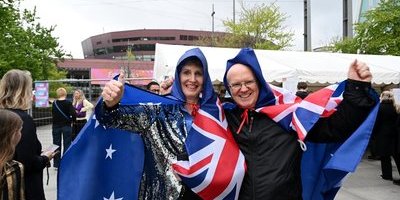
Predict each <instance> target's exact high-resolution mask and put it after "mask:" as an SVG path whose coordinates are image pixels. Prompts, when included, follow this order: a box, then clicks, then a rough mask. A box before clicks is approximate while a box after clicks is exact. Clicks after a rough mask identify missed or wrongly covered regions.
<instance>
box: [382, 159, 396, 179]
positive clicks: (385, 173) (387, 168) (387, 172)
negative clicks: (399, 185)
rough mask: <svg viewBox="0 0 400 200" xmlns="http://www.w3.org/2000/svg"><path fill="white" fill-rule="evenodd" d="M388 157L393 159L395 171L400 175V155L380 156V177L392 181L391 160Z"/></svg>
mask: <svg viewBox="0 0 400 200" xmlns="http://www.w3.org/2000/svg"><path fill="white" fill-rule="evenodd" d="M390 157H393V159H394V162H395V163H396V167H397V171H398V172H399V174H400V154H396V155H393V156H381V169H382V177H383V178H387V179H392V178H393V176H392V160H391V159H390Z"/></svg>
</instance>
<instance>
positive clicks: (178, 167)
mask: <svg viewBox="0 0 400 200" xmlns="http://www.w3.org/2000/svg"><path fill="white" fill-rule="evenodd" d="M192 58H196V59H198V60H199V61H200V62H201V65H202V70H203V78H204V79H203V81H204V83H203V92H202V97H201V99H200V102H199V106H198V107H195V108H194V111H195V112H194V113H192V116H193V124H192V126H191V128H190V131H189V133H188V136H187V138H186V141H185V147H186V151H187V153H188V155H189V159H188V160H187V161H176V162H175V163H174V164H173V168H174V170H175V172H176V173H177V174H178V175H179V176H180V178H181V179H182V182H183V183H185V185H187V186H188V187H190V188H191V189H192V191H194V192H195V193H197V194H198V195H199V196H200V197H201V198H203V199H237V198H238V196H239V195H238V194H239V191H240V186H241V183H242V180H243V177H244V173H245V170H246V165H245V159H244V156H243V154H242V153H241V152H240V150H239V147H238V145H237V144H236V142H235V140H234V139H233V136H232V134H231V132H230V131H229V128H228V123H227V120H226V118H225V116H224V112H223V108H222V106H221V102H220V101H219V100H218V98H217V96H216V94H215V93H214V90H213V88H212V82H211V79H210V76H209V74H208V69H207V67H208V66H207V61H206V59H205V57H204V55H203V53H202V52H201V51H200V49H192V50H189V51H187V52H186V53H185V54H184V55H183V56H182V57H181V59H180V60H179V61H178V66H177V70H176V73H175V81H174V84H173V87H172V95H173V96H174V97H175V98H177V99H179V100H182V101H186V99H185V95H183V91H182V88H181V83H180V80H179V78H178V77H179V74H180V71H181V70H182V67H183V66H184V63H186V62H187V61H188V60H191V59H192Z"/></svg>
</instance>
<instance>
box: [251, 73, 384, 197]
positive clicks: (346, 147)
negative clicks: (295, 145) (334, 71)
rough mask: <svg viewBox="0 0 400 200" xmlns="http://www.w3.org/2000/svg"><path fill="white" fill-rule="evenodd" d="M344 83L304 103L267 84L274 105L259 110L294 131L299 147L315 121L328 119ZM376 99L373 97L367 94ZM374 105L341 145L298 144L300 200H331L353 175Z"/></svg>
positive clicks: (369, 129) (366, 139) (373, 116)
mask: <svg viewBox="0 0 400 200" xmlns="http://www.w3.org/2000/svg"><path fill="white" fill-rule="evenodd" d="M345 84H346V81H343V82H341V83H340V84H335V85H330V86H328V87H325V88H323V89H320V90H318V91H316V92H313V93H311V94H310V95H308V96H307V97H306V98H305V99H304V100H301V99H300V98H299V97H296V96H295V95H293V94H291V93H290V92H289V91H286V90H284V89H282V88H278V87H275V86H273V85H270V87H271V89H272V91H273V93H274V96H275V99H276V101H275V102H276V105H273V106H268V107H263V108H259V109H258V111H259V112H263V113H265V114H267V115H268V116H269V117H270V118H271V119H273V120H274V121H276V122H277V123H279V124H281V126H282V127H285V128H286V129H287V130H289V129H294V130H296V132H297V134H298V138H299V141H300V143H301V144H304V143H302V141H303V140H304V138H305V137H306V136H307V133H308V131H309V130H310V129H311V128H312V126H313V125H314V124H315V123H316V122H317V121H318V119H319V118H321V117H322V118H323V117H329V116H330V115H331V114H333V113H334V112H335V109H336V107H337V106H338V105H339V104H340V102H341V101H342V99H343V92H344V88H345ZM371 96H374V97H375V98H376V102H378V99H377V96H376V95H375V93H374V94H371ZM378 108H379V104H377V105H375V107H374V108H373V109H372V111H371V112H370V114H369V115H368V117H367V118H366V119H365V121H364V122H363V123H362V124H361V125H360V126H359V127H358V129H357V130H356V131H355V132H354V133H353V134H352V135H351V136H350V137H349V138H348V139H347V140H346V141H344V142H343V143H329V144H327V143H312V142H306V145H302V148H304V150H305V152H304V154H303V158H302V169H301V177H302V185H303V199H304V200H333V199H334V197H335V195H336V193H337V192H338V190H339V189H340V187H341V183H342V180H343V179H344V178H345V176H346V175H347V174H348V173H350V172H354V171H355V169H356V167H357V165H358V164H359V162H360V161H361V158H362V156H363V154H364V151H365V149H366V147H367V145H368V142H369V138H370V136H371V133H372V129H373V126H374V123H375V119H376V116H377V112H378Z"/></svg>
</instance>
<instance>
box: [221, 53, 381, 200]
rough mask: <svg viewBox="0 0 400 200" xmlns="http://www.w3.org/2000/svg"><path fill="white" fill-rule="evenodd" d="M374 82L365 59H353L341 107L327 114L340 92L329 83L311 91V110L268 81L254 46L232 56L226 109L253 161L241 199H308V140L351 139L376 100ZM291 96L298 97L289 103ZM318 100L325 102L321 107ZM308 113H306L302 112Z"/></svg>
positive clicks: (235, 133) (242, 147)
mask: <svg viewBox="0 0 400 200" xmlns="http://www.w3.org/2000/svg"><path fill="white" fill-rule="evenodd" d="M370 81H371V74H370V72H369V70H368V67H367V66H366V65H365V64H364V63H362V62H357V61H356V62H353V63H352V64H351V66H350V69H349V77H348V80H347V82H346V84H345V86H344V93H343V100H342V102H341V103H340V105H339V106H338V107H337V110H336V112H334V113H333V114H331V115H330V116H329V117H326V118H322V117H324V116H323V114H324V113H323V111H324V108H323V107H327V106H326V105H327V104H329V97H330V96H335V95H337V92H335V91H333V90H328V89H329V88H328V89H324V90H322V92H323V93H320V94H318V92H316V93H315V94H314V93H313V94H311V95H310V96H309V97H308V98H309V101H310V102H311V103H313V101H314V100H316V101H315V102H314V103H315V105H314V107H311V109H309V110H307V109H305V108H307V105H306V104H307V103H306V102H302V101H301V99H300V98H296V97H292V98H286V99H285V98H284V97H285V96H284V95H280V94H282V92H283V91H282V89H279V88H277V87H275V86H272V85H269V84H268V83H267V82H266V81H265V79H264V77H263V74H262V71H261V67H260V65H259V63H258V60H257V57H256V55H255V52H254V51H253V50H252V49H250V48H245V49H242V50H241V51H240V52H239V53H238V55H237V56H236V57H235V58H233V59H230V60H228V61H227V68H226V72H225V75H224V84H225V87H226V89H227V91H228V92H229V93H230V95H231V96H232V99H233V100H234V103H235V104H234V106H227V108H226V109H225V114H226V118H227V121H228V125H229V129H230V130H231V132H232V133H233V137H234V139H235V141H236V142H237V143H238V145H239V147H240V150H241V151H242V152H243V154H244V156H245V160H246V164H247V171H246V174H245V177H244V180H243V183H242V187H241V190H240V194H239V199H263V200H269V199H271V200H272V199H273V200H277V199H303V198H304V197H302V176H301V161H302V155H303V150H305V149H306V146H305V143H304V140H306V141H312V142H342V141H344V140H346V138H348V137H349V136H350V135H351V134H352V133H353V132H354V131H355V130H356V129H357V128H358V127H359V125H360V124H361V123H362V122H363V121H364V120H365V119H366V118H367V116H368V114H369V112H370V110H371V109H372V108H373V106H374V105H375V100H374V99H373V98H372V97H371V95H370V92H369V91H370V90H371V83H370ZM338 88H339V87H338ZM324 92H325V93H324ZM327 94H329V95H327ZM318 95H322V96H318ZM288 99H289V100H292V102H291V103H288V101H287V100H288ZM323 101H325V102H324V103H322V102H323ZM318 103H319V104H318ZM317 104H318V105H319V106H322V107H320V108H317V107H316V106H317ZM321 104H322V105H321ZM308 105H310V103H308ZM228 107H229V108H228ZM312 108H314V110H312ZM321 108H322V109H321ZM309 111H313V112H309ZM304 113H306V115H302V114H304ZM300 123H301V124H300ZM301 125H303V126H301ZM299 127H300V128H299ZM296 130H297V131H296ZM304 199H308V198H304Z"/></svg>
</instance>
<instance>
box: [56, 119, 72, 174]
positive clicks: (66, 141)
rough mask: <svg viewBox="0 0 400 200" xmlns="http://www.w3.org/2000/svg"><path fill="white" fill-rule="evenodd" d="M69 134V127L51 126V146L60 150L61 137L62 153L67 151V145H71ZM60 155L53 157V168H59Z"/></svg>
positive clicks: (70, 132) (70, 128)
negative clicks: (56, 146)
mask: <svg viewBox="0 0 400 200" xmlns="http://www.w3.org/2000/svg"><path fill="white" fill-rule="evenodd" d="M71 134H72V127H71V126H53V144H55V145H58V146H60V149H59V150H61V137H62V140H63V152H62V154H64V152H65V151H66V150H67V149H68V147H69V145H70V144H71ZM60 158H61V155H60V154H56V155H55V156H54V163H53V166H54V167H57V168H58V166H60Z"/></svg>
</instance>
